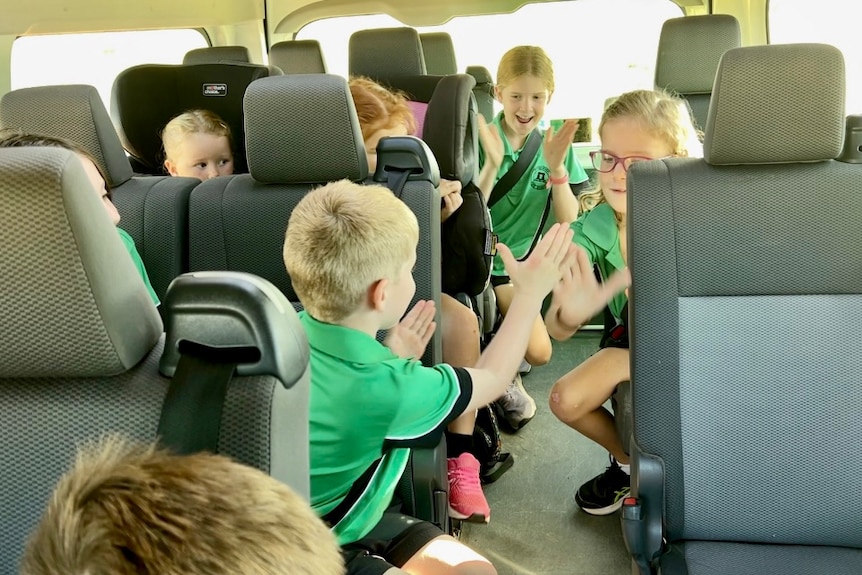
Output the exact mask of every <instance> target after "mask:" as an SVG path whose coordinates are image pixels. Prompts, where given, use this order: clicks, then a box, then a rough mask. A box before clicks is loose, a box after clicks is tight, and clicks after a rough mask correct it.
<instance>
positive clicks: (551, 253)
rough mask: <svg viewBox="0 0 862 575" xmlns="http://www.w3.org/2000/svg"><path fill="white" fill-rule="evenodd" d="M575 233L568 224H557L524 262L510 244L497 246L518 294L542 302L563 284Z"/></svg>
mask: <svg viewBox="0 0 862 575" xmlns="http://www.w3.org/2000/svg"><path fill="white" fill-rule="evenodd" d="M572 234H573V232H572V230H571V229H570V228H569V226H568V225H562V224H554V225H553V226H551V229H549V230H548V233H547V234H545V237H543V238H542V240H541V241H540V242H539V243H538V244H536V247H535V248H534V249H533V252H532V253H531V254H530V256H529V257H528V258H527V259H526V260H524V261H518V260H516V259H515V257H514V256H513V255H512V252H511V251H510V250H509V248H508V247H507V246H506V245H504V244H497V251H498V252H499V253H500V257H501V258H502V259H503V265H505V266H506V273H507V274H508V275H509V278H510V279H511V280H512V284H513V286H514V289H515V294H516V295H517V294H522V295H528V296H532V297H538V298H539V299H544V298H545V296H546V295H548V293H549V292H550V291H551V290H552V289H553V288H554V286H555V285H556V284H557V283H559V281H560V277H561V271H560V266H561V265H562V263H563V261H564V260H565V259H566V257H567V254H568V251H569V246H571V245H572Z"/></svg>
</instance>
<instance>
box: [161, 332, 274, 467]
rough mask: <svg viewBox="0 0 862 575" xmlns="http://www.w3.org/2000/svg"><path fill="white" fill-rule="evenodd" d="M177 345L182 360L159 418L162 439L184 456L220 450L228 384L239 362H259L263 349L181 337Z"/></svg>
mask: <svg viewBox="0 0 862 575" xmlns="http://www.w3.org/2000/svg"><path fill="white" fill-rule="evenodd" d="M178 347H179V352H180V359H179V361H178V362H177V368H176V371H175V373H174V376H173V378H172V379H171V383H170V385H169V387H168V393H167V395H166V396H165V401H164V403H163V404H162V415H161V418H160V419H159V429H158V434H159V438H160V442H161V444H162V445H164V446H165V447H167V448H169V449H170V450H172V451H173V452H174V453H178V454H181V455H188V454H191V453H197V452H200V451H209V452H212V453H217V452H218V438H219V430H220V429H221V417H222V408H223V406H224V400H225V397H226V396H227V388H228V384H229V383H230V380H231V378H232V377H233V375H234V372H235V371H236V366H237V365H239V364H241V363H256V362H258V361H260V350H259V349H258V348H256V347H253V346H228V347H216V346H209V345H205V344H202V343H197V342H193V341H188V340H180V342H179V343H178Z"/></svg>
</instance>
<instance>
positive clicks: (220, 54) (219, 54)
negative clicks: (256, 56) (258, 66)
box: [183, 46, 251, 65]
mask: <svg viewBox="0 0 862 575" xmlns="http://www.w3.org/2000/svg"><path fill="white" fill-rule="evenodd" d="M225 62H239V63H241V64H248V63H250V62H251V56H250V55H249V53H248V48H246V47H245V46H209V47H207V48H195V49H194V50H189V51H188V52H186V55H185V56H183V64H185V65H189V64H220V63H225Z"/></svg>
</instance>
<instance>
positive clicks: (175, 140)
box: [162, 110, 234, 180]
mask: <svg viewBox="0 0 862 575" xmlns="http://www.w3.org/2000/svg"><path fill="white" fill-rule="evenodd" d="M162 146H164V148H165V170H167V172H168V173H169V174H170V175H172V176H186V177H190V178H198V179H200V180H209V179H210V178H215V177H216V176H229V175H230V174H233V169H234V162H233V137H232V136H231V131H230V127H229V126H228V125H227V123H226V122H225V121H224V120H222V119H221V118H220V117H219V116H218V114H216V113H215V112H211V111H209V110H189V111H187V112H183V113H182V114H180V115H179V116H176V117H175V118H173V119H172V120H171V121H170V122H168V123H167V124H166V125H165V128H164V130H162Z"/></svg>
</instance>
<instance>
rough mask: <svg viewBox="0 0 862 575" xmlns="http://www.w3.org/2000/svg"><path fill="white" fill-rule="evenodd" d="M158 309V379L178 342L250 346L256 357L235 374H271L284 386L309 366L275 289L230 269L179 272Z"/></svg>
mask: <svg viewBox="0 0 862 575" xmlns="http://www.w3.org/2000/svg"><path fill="white" fill-rule="evenodd" d="M163 305H164V306H165V310H164V311H165V351H164V353H163V354H162V358H161V360H160V362H159V371H160V372H161V373H162V375H166V376H168V377H172V376H173V375H174V371H175V370H176V367H177V362H178V361H179V358H180V351H179V345H178V344H179V342H180V341H183V340H185V341H190V342H194V343H198V344H204V345H206V346H209V347H216V348H218V347H222V346H248V347H253V348H255V349H257V350H258V352H259V354H260V355H259V358H257V361H256V362H254V363H243V364H239V365H237V374H239V375H272V376H275V377H277V378H278V379H279V380H280V381H281V382H282V383H283V384H285V385H291V384H293V383H295V382H296V381H297V380H298V379H299V378H300V376H301V375H302V374H303V372H304V371H305V370H306V368H307V367H308V358H309V349H308V340H307V339H306V337H305V331H304V330H303V328H302V324H301V323H300V322H299V317H297V315H296V311H294V309H293V306H292V305H291V303H290V302H289V301H287V298H286V297H285V296H284V294H283V293H281V291H279V289H278V288H276V287H275V286H274V285H272V284H271V283H270V282H268V281H267V280H265V279H263V278H261V277H259V276H256V275H253V274H248V273H243V272H230V271H210V272H195V273H187V274H183V275H181V276H179V277H177V278H176V279H174V281H173V282H171V285H170V287H169V288H168V292H167V294H166V295H165V301H164V304H163Z"/></svg>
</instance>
